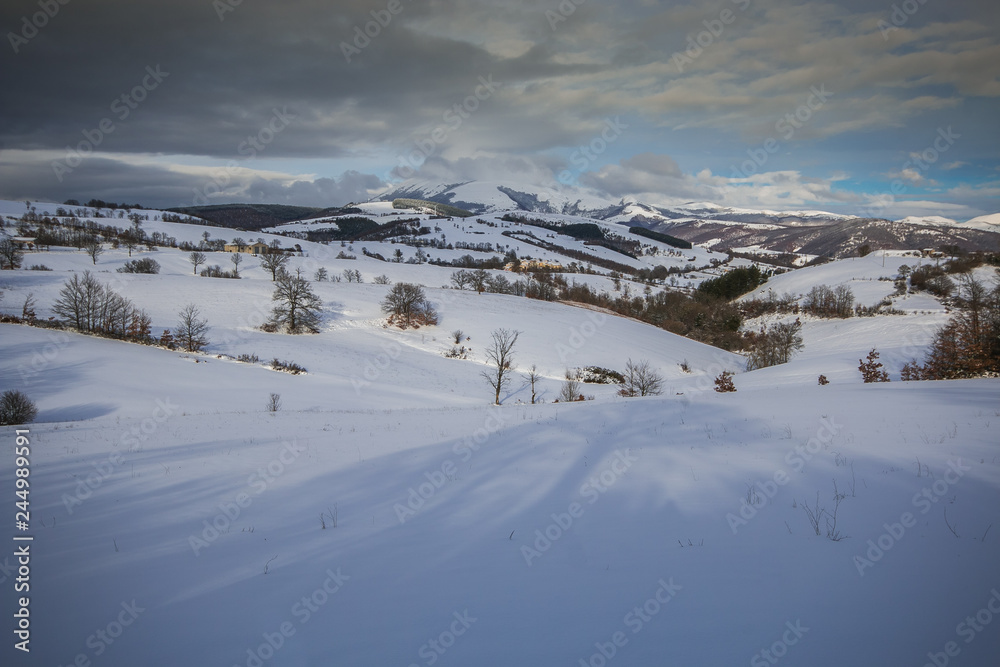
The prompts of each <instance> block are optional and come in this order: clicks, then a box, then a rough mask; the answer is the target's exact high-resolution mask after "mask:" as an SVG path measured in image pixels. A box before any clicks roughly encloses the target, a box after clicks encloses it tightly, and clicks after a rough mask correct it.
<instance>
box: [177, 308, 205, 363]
mask: <svg viewBox="0 0 1000 667" xmlns="http://www.w3.org/2000/svg"><path fill="white" fill-rule="evenodd" d="M178 315H179V316H180V318H181V319H180V322H178V324H177V327H176V328H174V340H175V341H176V342H177V343H178V344H180V345H182V346H183V347H184V349H185V350H187V351H188V352H197V351H198V350H200V349H201V348H203V347H205V346H206V345H208V337H207V336H205V334H206V333H208V321H207V320H202V319H199V318H198V316H199V315H201V311H199V310H198V307H197V306H196V305H194V304H193V303H189V304H188V305H186V306H184V308H183V309H182V310H181V312H180V313H178Z"/></svg>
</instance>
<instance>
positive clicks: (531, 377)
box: [524, 364, 541, 405]
mask: <svg viewBox="0 0 1000 667" xmlns="http://www.w3.org/2000/svg"><path fill="white" fill-rule="evenodd" d="M524 378H525V379H526V380H527V381H528V384H529V385H531V404H532V405H534V404H535V403H537V402H538V392H537V391H535V385H536V384H538V380H539V379H540V378H541V376H540V375H539V374H538V367H537V366H535V365H534V364H532V366H531V368H529V369H528V372H527V373H526V374H525V376H524Z"/></svg>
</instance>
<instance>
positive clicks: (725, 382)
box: [715, 371, 736, 393]
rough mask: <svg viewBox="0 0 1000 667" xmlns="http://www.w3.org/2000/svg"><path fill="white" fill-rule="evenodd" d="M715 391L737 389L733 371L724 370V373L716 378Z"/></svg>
mask: <svg viewBox="0 0 1000 667" xmlns="http://www.w3.org/2000/svg"><path fill="white" fill-rule="evenodd" d="M715 391H717V392H719V393H724V392H727V391H736V385H735V384H733V374H732V373H731V372H729V371H722V374H721V375H719V376H718V377H716V378H715Z"/></svg>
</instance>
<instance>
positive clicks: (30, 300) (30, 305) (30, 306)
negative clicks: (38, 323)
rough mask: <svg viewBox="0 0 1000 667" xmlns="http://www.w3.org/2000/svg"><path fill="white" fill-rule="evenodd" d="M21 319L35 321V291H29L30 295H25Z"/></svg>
mask: <svg viewBox="0 0 1000 667" xmlns="http://www.w3.org/2000/svg"><path fill="white" fill-rule="evenodd" d="M21 319H23V320H28V321H29V322H34V321H35V294H34V292H28V296H26V297H24V305H22V306H21Z"/></svg>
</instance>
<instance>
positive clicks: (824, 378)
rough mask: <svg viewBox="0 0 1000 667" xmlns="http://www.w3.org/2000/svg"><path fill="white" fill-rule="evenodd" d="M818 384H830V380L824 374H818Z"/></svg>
mask: <svg viewBox="0 0 1000 667" xmlns="http://www.w3.org/2000/svg"><path fill="white" fill-rule="evenodd" d="M819 384H820V386H823V385H827V384H830V381H829V380H827V379H826V376H825V375H820V376H819Z"/></svg>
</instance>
